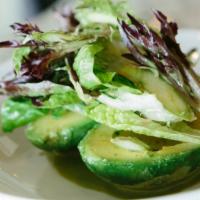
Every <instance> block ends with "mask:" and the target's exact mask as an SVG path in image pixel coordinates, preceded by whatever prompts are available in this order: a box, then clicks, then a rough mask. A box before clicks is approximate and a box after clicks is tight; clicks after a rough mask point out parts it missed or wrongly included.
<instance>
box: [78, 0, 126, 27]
mask: <svg viewBox="0 0 200 200" xmlns="http://www.w3.org/2000/svg"><path fill="white" fill-rule="evenodd" d="M128 10H129V9H127V5H126V4H125V3H124V2H122V1H121V2H119V1H118V2H116V1H115V3H113V1H112V0H101V1H99V0H83V1H81V3H80V5H78V7H77V8H76V12H75V16H76V18H77V19H78V20H79V22H80V23H81V24H82V25H87V24H91V23H103V24H111V25H116V26H117V24H118V22H117V18H120V19H121V18H122V19H125V13H126V12H128Z"/></svg>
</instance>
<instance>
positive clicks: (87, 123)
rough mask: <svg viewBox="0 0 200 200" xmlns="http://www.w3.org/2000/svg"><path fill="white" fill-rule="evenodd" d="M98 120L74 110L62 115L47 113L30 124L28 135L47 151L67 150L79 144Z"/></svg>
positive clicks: (35, 143) (34, 143) (29, 138)
mask: <svg viewBox="0 0 200 200" xmlns="http://www.w3.org/2000/svg"><path fill="white" fill-rule="evenodd" d="M95 124H96V122H94V121H92V120H90V119H88V118H86V117H84V116H82V115H80V114H77V113H73V112H68V113H66V114H64V115H62V116H59V117H58V116H53V115H46V116H44V117H42V118H40V119H39V120H37V121H35V122H33V123H32V124H30V125H29V127H28V129H27V132H26V136H27V138H28V140H29V141H30V142H31V143H32V144H33V145H35V146H37V147H39V148H41V149H43V150H47V151H66V150H68V149H70V148H72V147H75V146H77V145H78V143H79V142H80V140H81V139H82V138H83V137H84V136H85V135H86V134H87V132H88V130H90V129H91V128H93V127H94V125H95Z"/></svg>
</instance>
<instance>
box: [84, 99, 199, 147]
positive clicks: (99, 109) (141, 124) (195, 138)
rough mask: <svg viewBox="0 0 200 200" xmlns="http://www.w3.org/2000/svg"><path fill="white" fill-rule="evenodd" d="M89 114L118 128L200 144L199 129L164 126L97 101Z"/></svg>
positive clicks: (98, 120) (89, 107)
mask: <svg viewBox="0 0 200 200" xmlns="http://www.w3.org/2000/svg"><path fill="white" fill-rule="evenodd" d="M87 114H88V116H89V117H90V118H91V119H93V120H95V121H97V122H99V123H102V124H105V125H107V126H109V127H112V128H114V129H116V130H127V131H133V132H135V133H137V134H142V135H147V136H153V137H158V138H164V139H170V140H175V141H180V142H188V143H197V144H200V133H199V131H195V130H194V131H192V132H191V131H190V130H189V131H188V129H186V130H185V129H178V130H175V129H172V128H169V127H167V126H166V125H165V126H163V125H161V124H159V123H156V122H153V121H151V120H149V119H144V118H142V117H140V116H139V115H137V114H135V113H134V112H131V111H120V110H118V109H115V108H111V107H109V106H106V105H103V104H99V105H98V104H97V103H95V104H94V105H90V106H88V107H87ZM179 130H180V131H179Z"/></svg>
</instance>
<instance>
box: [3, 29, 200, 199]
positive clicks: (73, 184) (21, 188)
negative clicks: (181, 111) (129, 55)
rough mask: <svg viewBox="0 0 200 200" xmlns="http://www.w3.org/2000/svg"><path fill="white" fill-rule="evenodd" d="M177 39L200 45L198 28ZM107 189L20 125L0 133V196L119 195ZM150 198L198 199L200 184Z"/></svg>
mask: <svg viewBox="0 0 200 200" xmlns="http://www.w3.org/2000/svg"><path fill="white" fill-rule="evenodd" d="M179 41H180V43H181V45H182V47H183V49H184V51H188V50H189V49H190V48H192V47H197V48H199V49H200V31H197V30H182V31H181V32H180V35H179ZM8 69H9V67H8V64H5V65H2V66H1V68H0V74H1V75H2V74H3V73H6V71H7V70H8ZM109 191H110V190H109V187H108V185H107V184H105V183H104V182H103V181H101V180H100V179H98V178H96V177H95V176H94V175H93V174H92V173H90V172H89V171H88V170H87V169H86V167H85V166H84V165H83V164H82V162H81V160H80V159H75V157H74V156H73V155H72V156H71V157H70V156H69V158H68V159H67V158H65V159H64V158H57V159H56V158H55V157H52V156H48V155H47V154H45V153H44V152H42V151H40V150H38V149H36V148H35V147H33V146H32V145H31V144H29V143H28V142H27V140H26V139H25V137H24V130H23V129H18V130H17V131H15V132H14V133H13V134H12V135H9V136H8V135H6V136H5V135H3V133H1V134H0V200H18V199H20V200H22V199H28V198H32V199H53V200H62V199H63V200H64V199H70V200H94V199H95V200H107V199H109V200H112V199H119V197H117V195H116V192H115V191H113V192H112V193H113V194H111V192H109ZM114 194H115V195H114ZM151 199H159V200H165V199H170V200H173V199H176V200H178V199H182V200H184V199H185V200H186V199H187V200H188V199H190V200H198V199H200V184H196V185H193V186H191V187H189V188H187V189H185V190H183V191H180V192H177V193H174V194H169V195H164V196H159V197H155V198H151Z"/></svg>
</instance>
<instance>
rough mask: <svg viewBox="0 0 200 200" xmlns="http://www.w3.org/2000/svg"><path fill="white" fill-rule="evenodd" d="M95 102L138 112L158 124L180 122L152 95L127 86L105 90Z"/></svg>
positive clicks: (179, 119)
mask: <svg viewBox="0 0 200 200" xmlns="http://www.w3.org/2000/svg"><path fill="white" fill-rule="evenodd" d="M97 100H98V101H100V102H101V103H103V104H105V105H107V106H109V107H111V108H116V109H119V110H121V111H133V112H139V113H140V114H141V115H142V116H144V117H145V118H147V119H150V120H154V121H158V122H166V123H169V122H177V121H181V120H182V119H181V118H179V117H178V116H176V115H174V114H173V113H171V112H169V111H168V110H167V109H166V108H165V107H164V106H163V105H162V103H161V102H160V101H159V100H158V99H157V98H156V96H155V95H154V94H150V93H148V92H141V91H140V90H137V89H134V88H131V87H127V86H118V87H114V86H112V87H111V88H107V89H105V90H104V91H103V92H102V93H101V94H100V95H99V96H98V98H97Z"/></svg>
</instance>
